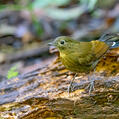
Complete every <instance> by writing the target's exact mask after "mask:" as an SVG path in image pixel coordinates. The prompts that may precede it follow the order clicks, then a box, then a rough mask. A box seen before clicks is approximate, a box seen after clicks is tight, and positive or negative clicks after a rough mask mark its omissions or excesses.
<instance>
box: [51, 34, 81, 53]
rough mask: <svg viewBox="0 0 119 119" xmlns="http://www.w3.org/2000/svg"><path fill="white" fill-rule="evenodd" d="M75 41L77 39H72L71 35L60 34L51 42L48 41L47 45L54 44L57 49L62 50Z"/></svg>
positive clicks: (70, 46) (72, 44) (69, 47)
mask: <svg viewBox="0 0 119 119" xmlns="http://www.w3.org/2000/svg"><path fill="white" fill-rule="evenodd" d="M77 42H78V41H76V40H73V39H72V38H71V37H68V36H60V37H57V38H56V39H55V40H54V41H53V42H51V43H49V45H52V46H55V47H56V48H58V50H60V51H62V50H70V49H71V48H72V47H73V46H74V44H75V43H77ZM78 43H79V42H78Z"/></svg>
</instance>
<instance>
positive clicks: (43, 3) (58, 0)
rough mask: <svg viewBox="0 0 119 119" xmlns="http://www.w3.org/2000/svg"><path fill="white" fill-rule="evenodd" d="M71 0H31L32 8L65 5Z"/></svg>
mask: <svg viewBox="0 0 119 119" xmlns="http://www.w3.org/2000/svg"><path fill="white" fill-rule="evenodd" d="M70 1H71V0H35V1H34V2H33V8H44V7H49V6H61V5H66V4H68V3H69V2H70Z"/></svg>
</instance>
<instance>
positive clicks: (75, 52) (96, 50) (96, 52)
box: [49, 33, 119, 93]
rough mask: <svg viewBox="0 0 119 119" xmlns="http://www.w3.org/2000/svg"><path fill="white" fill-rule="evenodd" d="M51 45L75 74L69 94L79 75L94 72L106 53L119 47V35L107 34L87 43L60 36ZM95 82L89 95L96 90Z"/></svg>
mask: <svg viewBox="0 0 119 119" xmlns="http://www.w3.org/2000/svg"><path fill="white" fill-rule="evenodd" d="M49 45H52V46H55V47H56V48H57V49H58V51H59V53H60V59H61V62H62V63H63V65H64V66H65V67H66V68H67V69H68V70H70V71H71V72H74V73H75V76H74V77H73V79H72V81H71V82H70V85H69V88H68V92H70V91H71V87H72V83H73V81H74V79H75V77H76V76H77V73H86V74H89V73H90V72H93V71H94V70H95V68H96V66H97V64H98V62H99V61H100V59H101V58H102V57H103V56H104V54H105V53H107V52H108V51H109V50H110V49H111V48H116V47H119V33H106V34H104V35H102V36H101V37H100V38H99V39H98V40H92V41H87V42H86V41H78V40H75V39H73V38H72V37H69V36H59V37H57V38H56V39H55V40H54V41H53V42H51V43H49ZM93 82H94V80H93ZM93 82H91V86H90V90H89V93H90V92H91V90H92V87H93V88H94V83H93Z"/></svg>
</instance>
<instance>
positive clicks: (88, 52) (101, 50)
mask: <svg viewBox="0 0 119 119" xmlns="http://www.w3.org/2000/svg"><path fill="white" fill-rule="evenodd" d="M85 43H88V44H85V46H83V49H82V54H81V55H80V54H79V59H78V61H79V63H80V64H84V65H91V64H93V63H94V62H95V61H97V60H99V59H100V58H101V57H102V56H103V55H104V54H105V53H106V52H107V51H108V49H109V46H108V45H107V44H106V43H105V42H102V41H98V40H95V41H91V42H85Z"/></svg>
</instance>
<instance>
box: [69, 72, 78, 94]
mask: <svg viewBox="0 0 119 119" xmlns="http://www.w3.org/2000/svg"><path fill="white" fill-rule="evenodd" d="M76 76H77V74H75V75H74V77H73V79H72V80H71V82H70V85H69V87H68V94H70V93H71V92H72V90H73V82H74V80H75V77H76Z"/></svg>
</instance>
